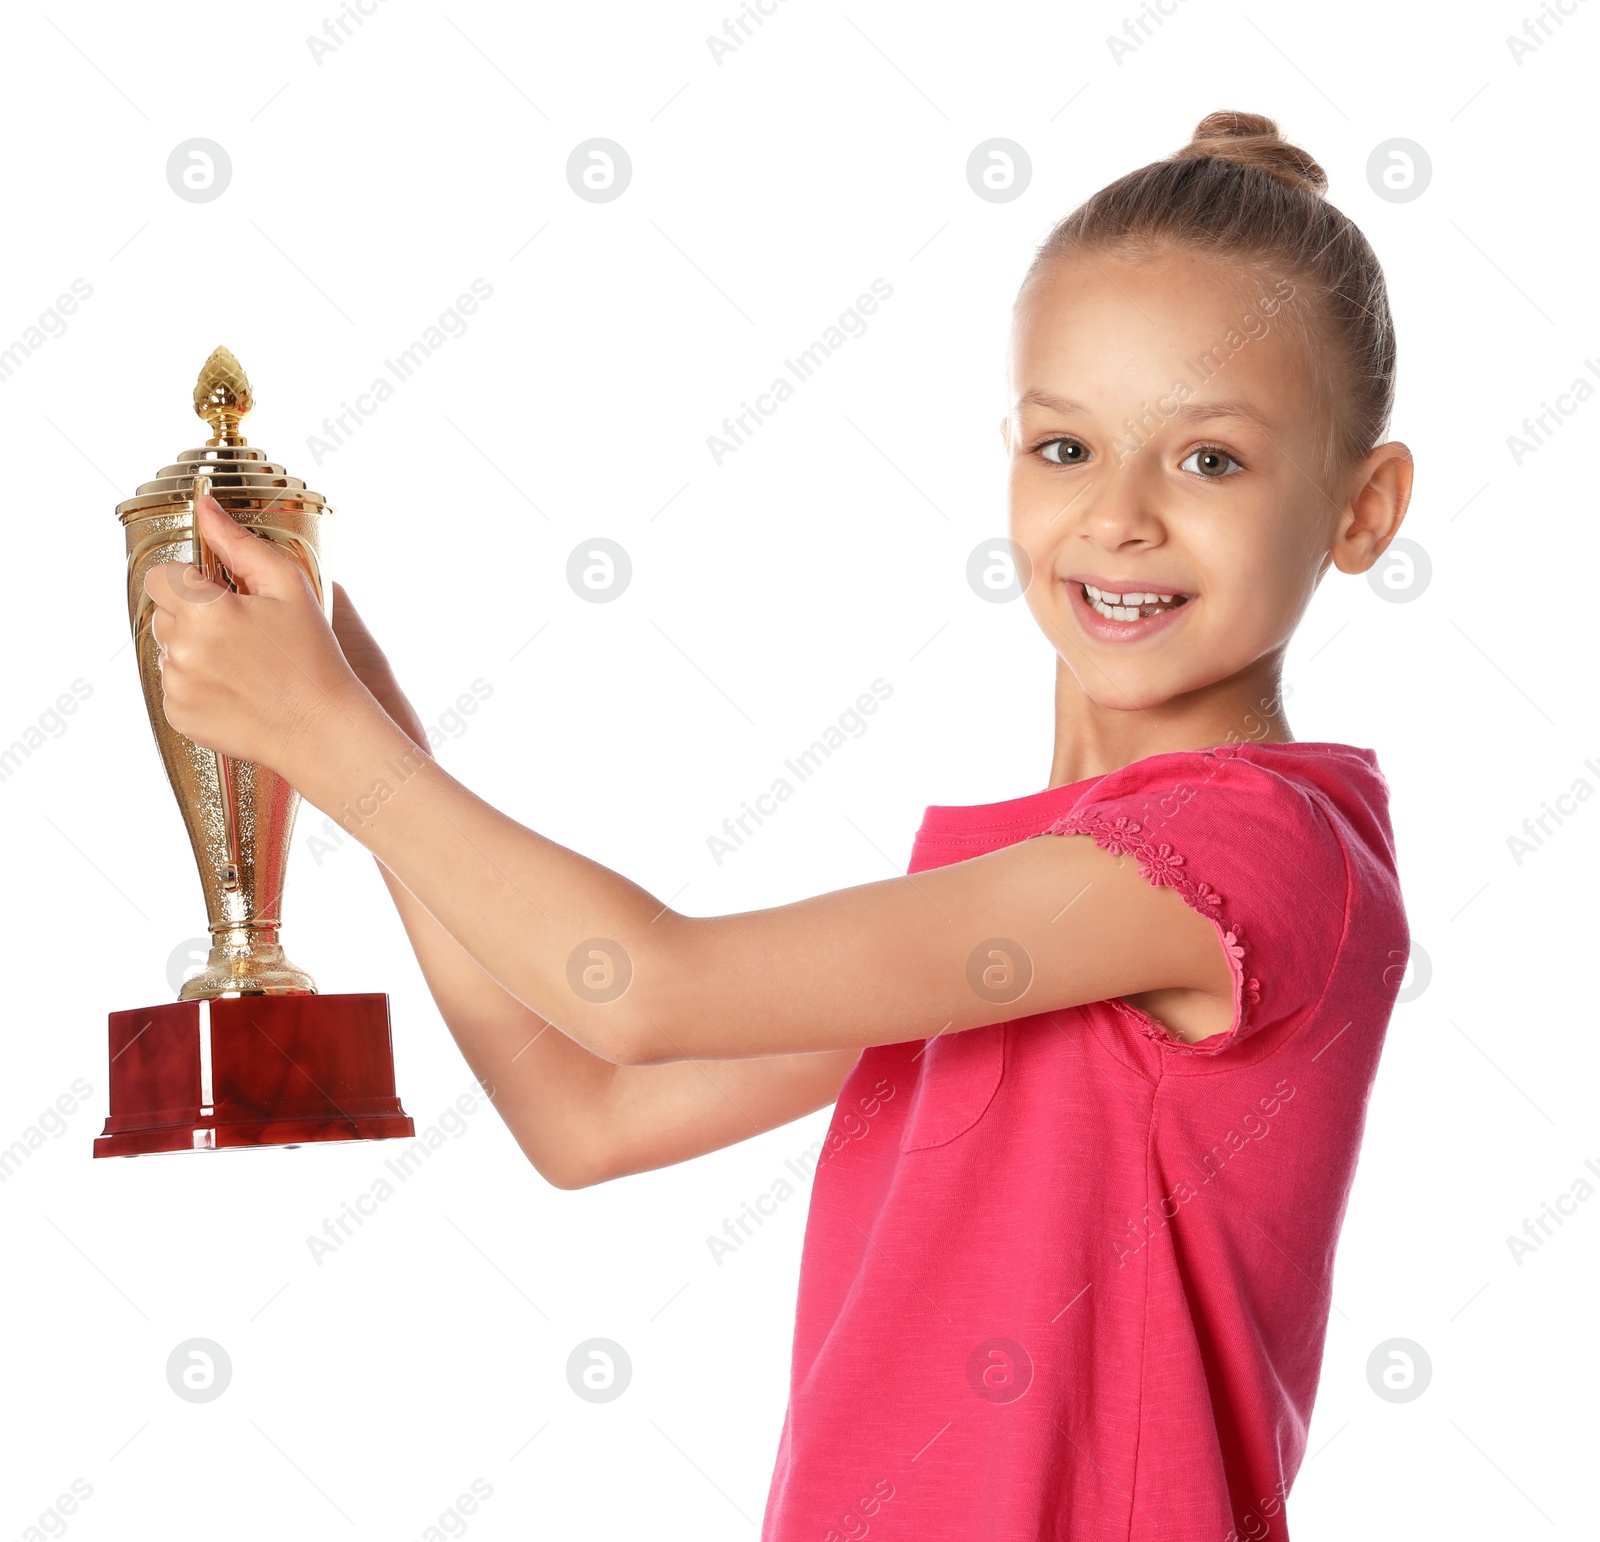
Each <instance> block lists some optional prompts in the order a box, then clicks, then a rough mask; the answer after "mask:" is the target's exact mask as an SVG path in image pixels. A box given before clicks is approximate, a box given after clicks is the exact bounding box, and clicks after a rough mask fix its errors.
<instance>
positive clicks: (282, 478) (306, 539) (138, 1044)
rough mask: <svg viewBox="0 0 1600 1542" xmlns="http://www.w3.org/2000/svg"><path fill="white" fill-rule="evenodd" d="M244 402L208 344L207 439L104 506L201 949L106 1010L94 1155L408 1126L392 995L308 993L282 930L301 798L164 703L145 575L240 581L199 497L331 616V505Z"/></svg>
mask: <svg viewBox="0 0 1600 1542" xmlns="http://www.w3.org/2000/svg"><path fill="white" fill-rule="evenodd" d="M251 405H252V403H251V395H250V382H249V381H248V380H247V379H246V378H245V373H244V371H243V370H242V369H241V368H240V367H239V361H238V360H237V359H235V358H234V356H233V355H232V354H231V353H229V352H228V350H227V349H226V348H218V349H217V350H216V351H215V352H214V353H213V354H212V355H211V357H210V358H209V359H207V360H206V362H205V365H204V367H203V368H202V369H201V371H200V378H199V381H198V382H197V383H196V385H195V389H194V410H195V411H196V413H198V414H199V415H200V417H202V418H203V419H205V421H206V422H207V424H209V425H210V428H211V437H210V438H209V439H208V440H207V441H206V442H205V444H204V445H203V446H202V447H201V448H200V449H196V450H185V451H183V452H182V454H180V455H179V456H178V460H177V464H176V465H172V466H166V467H163V469H162V471H161V473H160V474H159V475H158V476H157V477H156V478H155V480H154V481H151V482H146V483H144V485H143V486H141V487H140V488H139V490H138V492H137V493H136V494H135V495H134V496H133V497H132V498H129V499H128V500H127V501H126V502H123V503H120V504H118V505H117V518H118V519H119V520H120V521H121V522H122V527H123V529H124V531H125V532H126V534H127V546H128V619H129V622H130V623H131V625H132V628H133V643H134V651H135V655H136V657H137V660H138V665H139V680H140V683H141V685H142V686H143V687H144V702H145V709H146V711H147V712H148V713H149V715H150V726H151V728H152V729H153V730H154V732H155V738H156V744H157V746H158V747H159V749H160V751H161V759H162V763H163V764H164V765H165V767H166V772H167V780H168V781H169V782H170V783H171V784H172V790H173V792H174V793H175V794H176V795H177V799H178V807H179V809H180V810H181V811H182V814H183V822H184V825H185V827H186V828H187V829H188V832H189V844H190V846H191V847H192V848H193V850H194V858H195V863H196V865H197V866H198V867H199V869H200V883H201V886H202V888H203V889H204V890H205V899H206V913H207V925H208V928H209V931H210V935H211V949H210V953H209V955H208V956H207V959H206V963H205V967H204V969H203V970H202V971H201V972H200V973H199V974H198V975H195V976H194V977H193V978H192V979H188V980H186V981H185V982H184V983H183V986H182V988H181V989H180V990H179V992H178V999H177V1000H176V1001H170V1002H164V1003H162V1004H160V1005H158V1006H152V1007H141V1008H137V1009H134V1010H132V1011H126V1012H112V1013H111V1014H110V1018H109V1034H110V1043H109V1053H110V1057H111V1083H110V1089H111V1090H110V1117H109V1118H107V1120H106V1126H105V1130H104V1132H103V1133H102V1134H100V1135H99V1136H97V1137H96V1139H95V1142H94V1154H95V1155H96V1156H97V1157H108V1156H138V1155H140V1154H143V1153H146V1152H152V1151H210V1150H219V1149H224V1148H227V1147H236V1146H293V1145H299V1144H300V1143H301V1142H304V1141H330V1140H387V1139H390V1138H393V1137H407V1136H411V1135H414V1134H415V1133H416V1132H415V1129H414V1127H413V1125H412V1122H411V1119H410V1117H409V1116H408V1115H407V1114H406V1112H405V1110H404V1109H402V1108H401V1106H400V1100H399V1098H398V1097H397V1096H396V1094H395V1085H394V1053H393V1047H392V1044H391V1042H390V1037H389V998H388V997H387V995H384V994H382V993H371V994H362V995H341V996H324V995H321V994H319V993H318V991H317V987H316V985H315V983H314V982H313V981H312V978H311V976H310V975H308V974H307V973H306V972H305V971H304V970H303V969H300V968H297V967H296V966H295V965H294V964H293V963H291V962H290V961H289V959H288V958H287V957H286V956H285V954H284V951H283V944H282V942H281V941H280V940H279V931H280V925H281V913H282V904H283V879H284V871H285V869H286V867H287V866H288V859H289V840H290V836H291V835H292V834H293V830H294V820H295V813H296V811H297V809H298V807H299V803H300V797H299V794H298V793H296V792H295V790H294V788H293V787H291V786H290V785H289V784H288V782H286V781H285V780H284V779H283V778H282V777H281V776H279V775H278V774H277V772H275V771H273V770H271V769H269V768H268V767H266V766H258V765H254V764H252V763H251V762H250V761H247V760H236V759H234V758H232V757H230V756H227V755H222V754H219V753H217V752H216V751H213V750H208V749H202V748H201V747H200V746H199V745H197V744H196V743H194V741H193V740H191V739H188V738H185V737H184V735H182V734H180V733H179V732H178V731H177V730H176V729H175V728H173V727H172V726H171V725H170V724H169V723H168V722H167V719H166V714H165V712H164V711H163V709H162V698H161V671H160V668H159V666H158V664H157V661H156V641H155V638H154V637H153V636H152V634H151V630H150V623H151V619H152V611H153V609H154V607H153V605H152V603H151V601H150V599H149V596H147V595H146V594H145V591H144V578H145V573H146V572H147V571H148V570H149V569H150V568H151V567H152V566H154V565H155V564H156V563H160V562H174V561H189V562H193V563H194V564H195V566H196V567H198V568H199V569H200V570H201V571H202V572H204V573H205V574H206V575H207V576H208V577H211V578H215V579H217V580H218V581H219V582H221V583H225V584H227V585H228V586H229V587H230V588H235V589H236V588H237V586H236V585H234V584H233V583H232V582H231V580H230V579H229V577H228V575H227V571H226V569H225V568H224V567H223V566H222V564H221V562H220V561H219V559H218V558H217V556H216V554H215V553H214V552H213V551H212V550H211V549H210V547H209V546H208V545H207V544H206V541H205V539H204V537H203V535H202V533H201V530H200V526H199V521H198V520H197V519H196V517H195V510H196V507H197V503H198V500H199V498H200V497H201V496H202V494H204V493H207V492H209V493H210V494H211V496H212V497H214V498H215V499H216V500H217V501H218V502H219V503H220V504H221V505H222V507H223V508H224V509H225V510H226V511H227V513H228V514H229V515H230V517H232V518H233V519H235V520H237V521H238V522H239V523H240V524H242V525H246V526H248V527H249V528H250V529H252V530H254V531H255V532H256V533H257V534H258V535H260V536H263V537H265V538H266V539H268V540H270V541H272V542H274V543H275V544H276V545H277V546H278V547H279V548H280V549H281V550H283V551H284V552H286V553H288V554H289V555H290V556H291V557H292V558H294V560H295V561H296V562H298V563H299V564H300V566H301V567H302V568H303V569H304V570H305V572H306V575H307V576H308V577H309V579H310V580H311V587H312V589H313V591H314V592H315V593H316V595H317V597H318V599H319V600H320V601H321V603H322V606H323V610H324V612H325V613H326V614H327V615H328V616H329V618H330V620H331V618H332V613H333V593H332V589H331V587H330V586H329V585H327V584H325V583H324V579H323V559H322V553H323V522H324V521H325V520H326V519H327V517H328V515H329V514H330V512H331V511H330V509H329V508H328V505H327V504H326V502H325V501H324V500H323V498H322V496H321V494H320V493H314V492H310V491H309V490H308V489H307V488H306V484H305V483H304V482H302V481H300V480H299V479H298V478H297V477H291V476H289V475H288V473H287V472H286V471H285V470H284V468H283V467H282V466H278V465H274V464H273V463H272V462H271V461H269V460H268V459H267V458H266V456H265V455H264V454H263V453H262V452H261V451H260V450H259V449H256V448H254V447H253V446H252V445H250V444H249V443H248V442H247V441H246V440H245V438H244V437H243V435H242V434H240V432H239V424H240V421H241V420H242V419H243V418H244V416H245V414H246V413H248V412H249V411H250V408H251Z"/></svg>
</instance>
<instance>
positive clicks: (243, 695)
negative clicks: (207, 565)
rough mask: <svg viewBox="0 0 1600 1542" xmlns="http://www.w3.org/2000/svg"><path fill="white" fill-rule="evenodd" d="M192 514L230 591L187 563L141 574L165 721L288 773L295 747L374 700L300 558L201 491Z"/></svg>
mask: <svg viewBox="0 0 1600 1542" xmlns="http://www.w3.org/2000/svg"><path fill="white" fill-rule="evenodd" d="M195 517H196V518H197V519H198V520H199V521H200V530H201V534H202V535H204V536H205V538H206V540H207V541H208V542H209V543H210V545H211V546H212V548H213V549H214V550H215V551H216V553H217V555H218V556H219V557H220V558H221V559H222V561H223V563H224V564H225V565H226V566H227V569H228V572H229V573H230V574H231V575H232V577H233V581H234V583H235V584H237V585H238V590H239V592H238V593H237V594H235V593H234V592H233V591H232V590H230V589H229V588H227V586H226V585H223V584H218V583H213V582H212V581H211V580H209V579H207V578H205V577H203V576H202V575H201V573H200V570H199V569H198V568H196V567H194V566H193V565H192V564H191V563H185V562H163V563H161V564H159V565H157V566H156V567H153V568H151V569H150V571H149V572H148V573H146V574H145V580H144V587H145V592H146V593H147V594H148V595H149V596H150V598H151V600H152V602H153V603H154V605H155V614H154V616H153V617H152V619H151V631H152V633H153V634H154V636H155V640H156V643H157V645H158V658H159V660H160V664H161V686H162V694H163V705H164V708H165V711H166V717H167V721H168V722H169V723H170V724H171V725H172V726H173V727H174V728H176V729H177V730H178V732H179V733H181V734H184V735H186V736H187V737H188V738H190V739H192V740H194V742H195V743H196V744H199V745H202V746H204V747H205V748H207V749H212V750H218V751H220V752H221V753H222V754H224V755H228V756H231V757H233V758H234V759H237V760H250V761H254V762H256V763H257V764H258V765H266V766H271V767H272V768H273V769H274V770H276V771H278V772H280V773H282V774H283V775H285V776H288V777H289V779H290V780H291V781H293V780H294V777H293V775H292V774H291V773H290V771H289V767H290V765H291V764H292V763H293V761H294V759H295V757H296V755H297V754H299V753H300V752H301V751H302V749H303V748H304V747H306V746H308V745H312V744H315V743H317V742H318V741H319V740H320V739H321V738H323V737H324V736H326V735H328V734H330V733H338V732H339V731H340V729H341V727H343V726H348V725H349V724H350V723H352V722H353V721H354V720H355V719H356V718H358V717H360V716H361V715H362V714H363V712H366V713H370V712H371V710H372V706H373V703H372V698H371V697H370V696H369V695H368V694H367V692H366V690H365V689H364V688H363V686H362V684H361V681H360V680H359V679H358V678H357V676H356V674H355V671H354V670H352V669H351V667H350V665H349V664H348V663H347V662H346V660H345V656H344V653H343V651H342V650H341V649H340V647H339V643H338V641H337V639H336V638H335V637H334V634H333V630H332V628H330V627H329V625H328V622H327V618H326V617H325V616H324V615H323V613H322V607H321V606H320V605H319V604H318V603H317V597H316V595H315V594H314V593H313V592H312V588H311V582H310V580H309V579H308V578H307V577H306V574H305V571H304V570H303V569H302V568H301V567H300V566H299V564H298V563H296V562H294V561H293V560H292V559H291V558H290V557H288V556H286V555H285V554H284V553H283V552H280V551H279V550H278V549H277V548H276V547H275V546H274V545H273V544H272V542H270V541H268V540H265V539H263V538H261V537H260V536H257V535H255V534H254V533H253V532H251V531H249V530H247V529H245V528H244V527H243V526H241V525H238V524H235V523H234V521H233V520H232V519H230V518H229V517H228V515H227V514H226V513H225V512H224V511H223V508H222V506H221V504H219V503H218V502H217V501H216V499H215V498H212V497H210V496H206V497H203V498H202V499H201V500H200V504H199V507H198V509H197V510H196V513H195Z"/></svg>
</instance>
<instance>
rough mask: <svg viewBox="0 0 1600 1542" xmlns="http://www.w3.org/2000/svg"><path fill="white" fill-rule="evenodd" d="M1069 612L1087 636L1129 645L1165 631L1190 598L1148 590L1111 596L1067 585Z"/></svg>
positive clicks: (1091, 588) (1091, 587) (1085, 586)
mask: <svg viewBox="0 0 1600 1542" xmlns="http://www.w3.org/2000/svg"><path fill="white" fill-rule="evenodd" d="M1067 588H1068V590H1069V591H1070V592H1071V595H1072V608H1073V611H1074V613H1075V614H1076V615H1077V617H1078V619H1079V621H1080V622H1081V623H1082V625H1083V628H1084V630H1085V631H1087V632H1088V633H1089V635H1090V636H1092V637H1095V638H1098V639H1101V640H1103V641H1108V642H1132V641H1135V640H1136V639H1139V638H1144V637H1149V636H1151V635H1152V634H1153V633H1155V632H1160V631H1165V630H1166V628H1167V627H1169V626H1171V625H1172V624H1173V621H1174V620H1175V619H1176V617H1177V614H1178V612H1179V611H1181V610H1183V609H1184V608H1185V607H1186V606H1187V605H1188V604H1189V602H1190V600H1191V599H1193V596H1192V595H1188V594H1178V593H1171V594H1168V593H1165V592H1162V593H1156V592H1153V591H1150V590H1140V591H1131V592H1128V593H1123V594H1111V593H1108V592H1107V591H1106V590H1103V589H1097V588H1095V586H1094V585H1093V584H1084V583H1079V582H1077V581H1072V582H1069V583H1068V585H1067Z"/></svg>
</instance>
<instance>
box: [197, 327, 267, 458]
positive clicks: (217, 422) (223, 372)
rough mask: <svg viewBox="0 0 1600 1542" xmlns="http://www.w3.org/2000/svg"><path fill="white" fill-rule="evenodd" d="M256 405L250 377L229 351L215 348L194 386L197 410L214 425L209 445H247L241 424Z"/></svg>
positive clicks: (202, 366) (203, 365)
mask: <svg viewBox="0 0 1600 1542" xmlns="http://www.w3.org/2000/svg"><path fill="white" fill-rule="evenodd" d="M254 405H255V398H254V397H252V396H251V394H250V377H249V376H248V375H246V374H245V372H244V366H243V365H242V364H240V362H239V361H238V360H237V359H236V358H234V356H233V355H232V354H231V353H229V352H228V350H227V349H226V348H214V349H212V351H211V357H210V358H209V359H207V360H206V362H205V363H204V364H202V365H201V366H200V378H199V379H198V380H196V381H195V383H194V410H195V412H196V413H198V414H199V416H201V417H202V418H204V419H205V420H206V422H207V423H209V424H210V425H211V437H210V439H208V440H207V441H206V443H207V444H245V443H247V442H248V441H247V440H246V439H245V437H244V435H243V434H241V433H240V432H239V420H240V419H241V418H243V417H244V415H245V414H246V413H247V412H249V410H250V409H251V408H252V407H253V406H254Z"/></svg>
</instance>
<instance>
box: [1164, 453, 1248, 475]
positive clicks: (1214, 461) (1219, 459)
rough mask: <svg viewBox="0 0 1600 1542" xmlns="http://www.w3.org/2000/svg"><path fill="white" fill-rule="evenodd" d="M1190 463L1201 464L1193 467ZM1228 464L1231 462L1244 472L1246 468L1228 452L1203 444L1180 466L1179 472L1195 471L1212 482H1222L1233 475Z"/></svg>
mask: <svg viewBox="0 0 1600 1542" xmlns="http://www.w3.org/2000/svg"><path fill="white" fill-rule="evenodd" d="M1189 461H1199V462H1200V464H1199V465H1198V466H1191V465H1190V464H1189ZM1227 462H1231V463H1232V464H1233V465H1234V466H1235V467H1236V468H1237V469H1238V470H1240V471H1243V470H1244V467H1243V466H1240V465H1239V462H1238V461H1236V460H1234V458H1233V456H1231V455H1230V454H1228V452H1227V451H1226V450H1219V449H1218V448H1217V447H1216V446H1215V445H1210V444H1203V445H1201V446H1200V448H1199V449H1198V450H1194V451H1192V452H1191V453H1190V455H1189V456H1188V459H1186V460H1184V461H1182V462H1181V463H1180V464H1179V466H1178V470H1180V471H1194V472H1196V473H1198V474H1199V475H1200V476H1203V477H1210V478H1211V479H1212V481H1220V480H1221V479H1222V478H1223V477H1230V476H1232V475H1233V472H1231V471H1229V470H1228V469H1227V467H1226V464H1225V463H1227Z"/></svg>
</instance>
